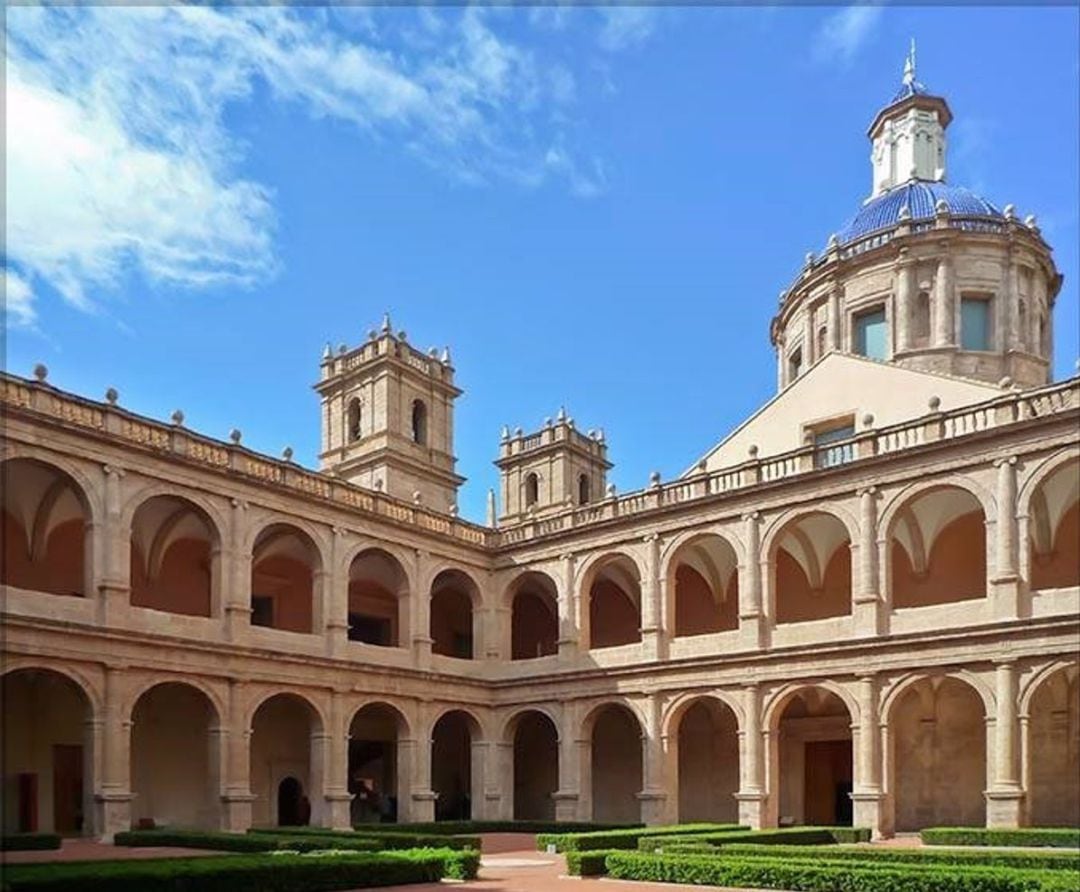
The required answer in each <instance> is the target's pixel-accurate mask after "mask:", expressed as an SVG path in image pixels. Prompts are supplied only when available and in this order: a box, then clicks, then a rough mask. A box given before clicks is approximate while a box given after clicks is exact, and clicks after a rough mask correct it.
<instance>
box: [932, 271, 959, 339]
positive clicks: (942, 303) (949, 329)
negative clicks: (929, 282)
mask: <svg viewBox="0 0 1080 892" xmlns="http://www.w3.org/2000/svg"><path fill="white" fill-rule="evenodd" d="M934 284H935V288H934V346H935V347H951V346H952V345H953V344H955V343H956V319H955V312H956V311H955V307H954V301H953V272H952V261H951V260H950V259H949V255H948V254H947V253H946V254H943V255H942V256H941V258H940V259H939V260H938V266H937V277H936V279H935V282H934Z"/></svg>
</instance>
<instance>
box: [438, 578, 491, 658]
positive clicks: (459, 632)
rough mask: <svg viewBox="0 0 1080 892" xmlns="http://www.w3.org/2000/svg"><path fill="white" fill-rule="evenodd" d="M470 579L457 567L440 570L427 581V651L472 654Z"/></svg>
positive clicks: (473, 586)
mask: <svg viewBox="0 0 1080 892" xmlns="http://www.w3.org/2000/svg"><path fill="white" fill-rule="evenodd" d="M478 598H479V592H478V591H477V588H476V583H474V582H473V581H472V580H471V579H470V578H469V577H468V576H467V575H466V574H464V573H462V572H461V571H460V570H443V571H442V572H441V573H440V574H439V575H438V576H436V577H435V581H434V582H433V583H432V584H431V652H432V653H436V654H442V655H443V656H446V657H457V658H458V659H461V660H471V659H472V658H473V603H474V601H475V600H476V599H478Z"/></svg>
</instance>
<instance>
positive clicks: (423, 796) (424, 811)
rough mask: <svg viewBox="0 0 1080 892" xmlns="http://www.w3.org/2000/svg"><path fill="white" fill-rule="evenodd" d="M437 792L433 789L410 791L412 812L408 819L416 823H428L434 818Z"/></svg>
mask: <svg viewBox="0 0 1080 892" xmlns="http://www.w3.org/2000/svg"><path fill="white" fill-rule="evenodd" d="M438 798H439V794H438V793H436V792H435V791H434V790H413V791H412V802H411V803H410V804H411V806H412V809H411V811H412V814H411V815H410V816H409V820H410V821H412V822H414V823H417V824H430V823H431V822H432V821H434V820H435V802H436V800H437V799H438Z"/></svg>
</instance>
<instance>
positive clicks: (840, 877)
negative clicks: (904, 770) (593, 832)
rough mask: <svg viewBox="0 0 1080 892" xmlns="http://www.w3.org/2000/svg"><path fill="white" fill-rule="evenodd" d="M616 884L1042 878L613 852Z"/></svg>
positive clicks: (841, 884) (800, 891) (833, 885)
mask: <svg viewBox="0 0 1080 892" xmlns="http://www.w3.org/2000/svg"><path fill="white" fill-rule="evenodd" d="M605 863H606V866H607V872H608V875H609V876H611V877H613V878H614V879H620V880H637V881H650V882H660V883H688V884H694V885H715V886H735V887H744V888H747V887H749V888H756V889H787V890H792V892H1036V890H1042V889H1046V888H1049V887H1048V886H1046V885H1044V883H1043V882H1042V880H1041V875H1040V874H1037V873H1035V872H1032V871H1012V870H1007V869H1005V868H980V869H973V868H958V867H956V866H948V867H940V868H938V867H914V868H912V867H906V866H903V865H869V866H868V865H865V864H819V863H813V862H808V861H789V860H780V859H769V858H727V857H724V858H718V857H715V856H714V857H708V856H693V855H645V854H642V853H640V852H612V853H610V854H608V856H607V858H606V861H605Z"/></svg>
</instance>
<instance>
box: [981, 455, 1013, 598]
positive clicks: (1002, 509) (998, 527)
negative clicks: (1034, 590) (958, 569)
mask: <svg viewBox="0 0 1080 892" xmlns="http://www.w3.org/2000/svg"><path fill="white" fill-rule="evenodd" d="M994 466H995V467H996V468H997V472H998V473H997V492H996V495H997V521H996V522H995V525H994V532H995V535H994V552H995V554H994V555H993V561H992V562H991V561H987V567H988V568H989V567H993V568H994V575H993V576H992V577H991V578H990V585H989V586H988V591H989V592H990V593H991V598H992V600H993V613H994V618H995V619H1016V618H1018V617H1019V616H1020V574H1019V573H1018V572H1017V565H1016V552H1017V547H1016V543H1017V517H1016V456H1010V457H1009V458H1003V459H999V460H998V461H996V462H994Z"/></svg>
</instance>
